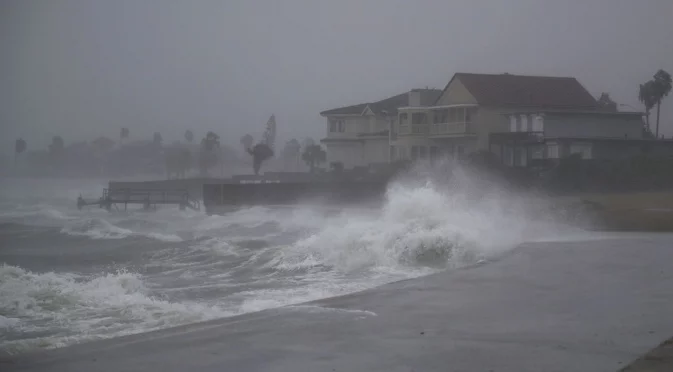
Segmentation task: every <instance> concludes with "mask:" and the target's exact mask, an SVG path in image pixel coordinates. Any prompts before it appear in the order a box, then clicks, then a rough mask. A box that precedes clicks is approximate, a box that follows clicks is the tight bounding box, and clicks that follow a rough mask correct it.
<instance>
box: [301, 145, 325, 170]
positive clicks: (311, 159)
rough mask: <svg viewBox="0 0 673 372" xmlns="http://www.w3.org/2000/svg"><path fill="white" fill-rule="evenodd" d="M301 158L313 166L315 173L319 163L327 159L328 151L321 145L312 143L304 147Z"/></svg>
mask: <svg viewBox="0 0 673 372" xmlns="http://www.w3.org/2000/svg"><path fill="white" fill-rule="evenodd" d="M301 158H302V160H304V162H305V163H306V165H308V166H309V167H310V168H311V173H313V171H314V170H315V167H316V166H317V165H319V164H322V163H324V162H325V161H327V153H326V152H325V150H323V149H322V147H321V146H320V145H310V146H308V147H305V148H304V153H303V154H301Z"/></svg>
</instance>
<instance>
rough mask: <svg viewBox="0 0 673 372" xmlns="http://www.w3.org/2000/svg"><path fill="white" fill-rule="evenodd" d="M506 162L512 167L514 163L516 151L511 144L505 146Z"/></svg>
mask: <svg viewBox="0 0 673 372" xmlns="http://www.w3.org/2000/svg"><path fill="white" fill-rule="evenodd" d="M503 152H504V159H503V160H504V162H505V165H507V166H509V167H511V166H512V165H514V151H512V148H511V147H509V146H505V148H504V151H503Z"/></svg>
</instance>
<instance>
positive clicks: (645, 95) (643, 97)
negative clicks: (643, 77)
mask: <svg viewBox="0 0 673 372" xmlns="http://www.w3.org/2000/svg"><path fill="white" fill-rule="evenodd" d="M638 100H640V102H642V103H643V105H645V121H646V122H647V129H648V130H649V131H650V132H651V129H650V128H651V127H650V111H651V110H652V108H653V107H654V105H655V104H656V103H657V100H656V98H655V96H654V81H653V80H650V81H647V82H645V84H640V91H639V92H638Z"/></svg>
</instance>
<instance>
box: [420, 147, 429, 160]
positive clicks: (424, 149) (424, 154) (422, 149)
mask: <svg viewBox="0 0 673 372" xmlns="http://www.w3.org/2000/svg"><path fill="white" fill-rule="evenodd" d="M419 157H420V158H421V159H427V158H428V148H427V147H425V146H420V149H419Z"/></svg>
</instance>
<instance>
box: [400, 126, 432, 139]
mask: <svg viewBox="0 0 673 372" xmlns="http://www.w3.org/2000/svg"><path fill="white" fill-rule="evenodd" d="M429 133H430V125H428V124H411V125H410V124H402V125H400V131H399V134H400V135H402V136H404V135H427V134H429Z"/></svg>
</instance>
